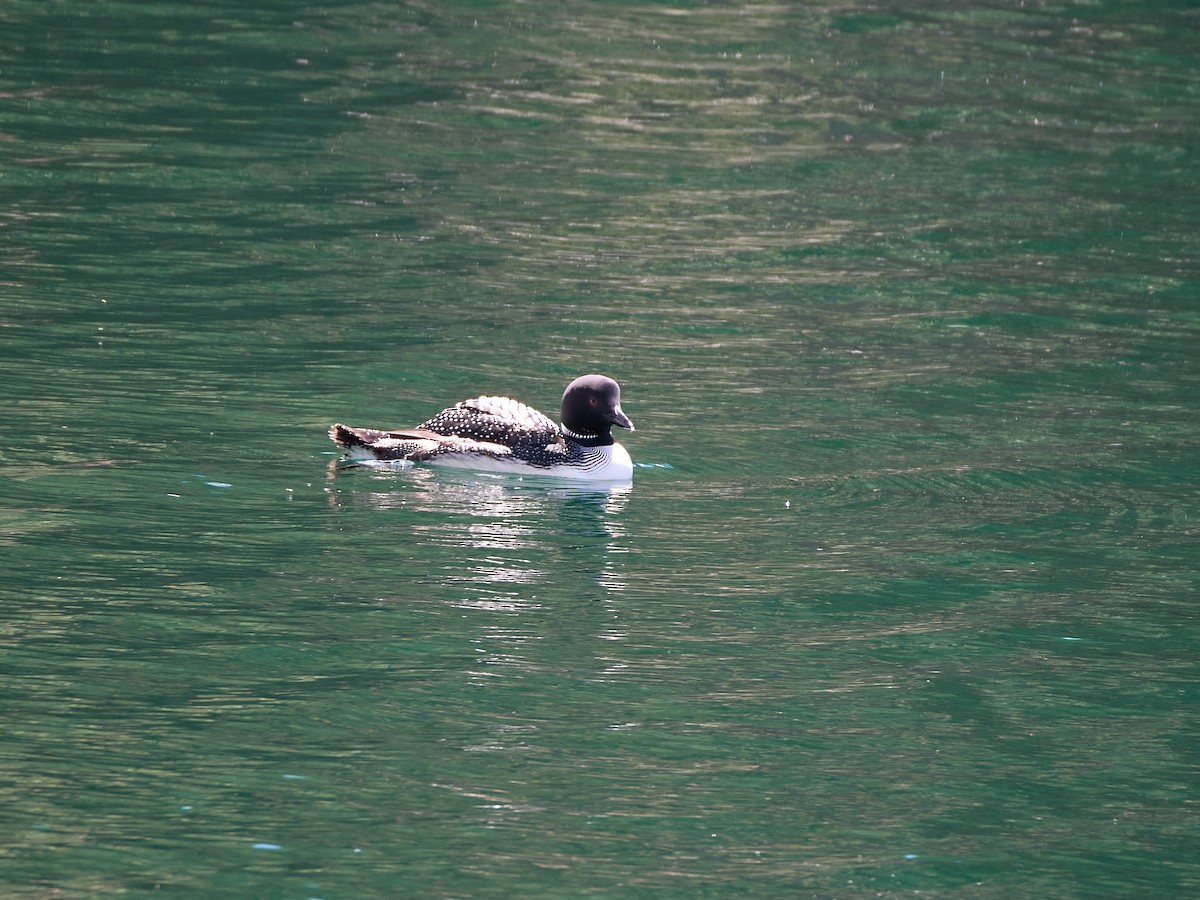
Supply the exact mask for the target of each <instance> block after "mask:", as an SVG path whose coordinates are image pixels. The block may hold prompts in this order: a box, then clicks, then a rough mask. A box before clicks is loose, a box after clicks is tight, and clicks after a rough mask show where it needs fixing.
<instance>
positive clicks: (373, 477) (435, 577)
mask: <svg viewBox="0 0 1200 900" xmlns="http://www.w3.org/2000/svg"><path fill="white" fill-rule="evenodd" d="M328 489H329V496H330V498H331V502H333V503H334V504H335V505H336V506H337V507H339V508H341V509H344V510H346V511H347V512H348V513H349V514H351V515H355V517H356V518H360V517H359V516H358V515H357V513H358V512H361V510H362V508H363V507H366V508H367V509H368V510H370V511H380V512H394V513H396V515H393V516H388V517H387V520H388V521H387V523H386V525H384V526H383V527H385V528H386V530H388V531H389V532H391V534H392V535H394V536H395V537H394V538H393V539H394V540H396V541H397V542H398V551H399V553H402V554H403V556H402V557H401V559H400V560H399V565H402V566H407V567H410V568H411V571H413V572H414V577H415V578H417V579H419V581H420V582H421V583H422V584H423V585H424V587H423V589H422V591H421V596H422V597H423V599H424V601H425V602H427V601H428V600H429V599H430V598H433V597H436V598H438V601H437V602H439V603H441V604H442V605H443V608H451V609H453V610H454V611H455V612H456V613H458V614H460V615H462V616H464V617H465V621H464V623H463V624H462V625H461V626H456V630H461V631H460V633H461V636H462V637H466V639H468V640H469V641H471V645H472V648H473V651H472V659H471V661H470V663H468V664H467V665H466V666H465V667H464V669H463V670H462V674H463V676H464V678H465V679H466V682H467V683H469V684H472V685H476V686H479V687H485V686H487V685H494V684H496V683H497V679H504V678H520V677H535V676H536V675H537V673H545V672H548V671H556V672H560V673H565V672H576V673H578V677H580V678H582V679H584V680H596V681H606V682H607V681H613V680H617V679H619V678H621V677H622V676H623V669H624V664H623V662H621V661H620V660H619V659H616V658H615V655H614V652H615V651H616V648H617V647H619V646H620V642H622V641H623V640H624V639H625V628H624V627H623V626H622V624H621V621H620V620H621V618H622V615H621V609H620V607H619V605H618V604H616V602H615V601H616V600H617V599H618V597H619V596H620V593H621V592H622V591H624V590H625V587H626V579H625V575H624V572H623V569H624V565H625V554H626V553H627V552H628V543H627V539H628V532H627V528H626V525H625V523H624V521H623V516H624V513H625V509H626V506H627V504H628V503H629V501H630V498H631V496H632V493H631V491H632V485H630V484H628V483H625V484H605V485H588V484H576V483H571V482H563V481H562V480H551V479H536V478H520V477H516V476H512V475H491V474H473V473H467V472H463V471H459V470H448V469H443V470H439V469H433V468H425V467H412V466H396V465H394V464H393V465H385V466H375V467H362V466H356V467H350V468H344V467H331V469H330V480H329V487H328ZM380 518H382V517H380ZM379 524H380V525H382V524H383V523H379ZM397 526H398V527H397ZM357 527H362V526H361V523H358V525H357ZM369 527H371V528H377V525H376V524H375V523H373V524H371V525H370V526H369ZM395 599H396V601H397V602H404V601H406V600H408V599H410V598H409V597H408V596H397V597H396V598H395ZM595 601H599V603H596V602H595ZM564 677H565V675H564Z"/></svg>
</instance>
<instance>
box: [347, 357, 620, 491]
mask: <svg viewBox="0 0 1200 900" xmlns="http://www.w3.org/2000/svg"><path fill="white" fill-rule="evenodd" d="M613 425H620V426H621V427H622V428H628V429H629V430H630V431H633V430H634V428H633V423H632V422H631V421H629V417H628V416H627V415H625V413H624V412H623V411H622V409H621V387H620V385H618V384H617V383H616V382H615V381H613V380H612V379H611V378H609V377H607V376H605V375H583V376H581V377H579V378H576V379H575V380H574V381H572V382H571V383H570V384H569V385H567V389H566V390H565V391H564V392H563V396H562V425H561V426H560V425H557V424H555V422H554V420H552V419H551V418H550V417H549V416H546V415H545V414H543V413H541V412H538V411H537V410H536V409H533V408H532V407H530V406H526V405H525V404H524V403H520V402H518V401H516V400H513V399H511V398H509V397H476V398H474V399H473V400H463V401H461V402H459V403H456V404H454V406H451V407H449V408H448V409H443V410H442V411H441V412H440V413H438V414H437V415H436V416H434V417H433V418H432V419H429V420H427V421H425V422H422V423H421V424H420V425H418V426H416V427H415V428H407V429H404V430H401V431H379V430H376V429H372V428H351V427H350V426H348V425H341V424H338V425H334V426H333V427H332V428H330V429H329V436H330V437H331V438H332V439H333V442H334V443H335V444H337V445H338V446H340V447H343V448H345V449H346V451H347V452H348V455H349V457H350V459H352V460H355V461H358V462H369V461H394V460H409V461H412V462H428V463H431V464H435V465H441V466H455V467H458V468H463V469H474V470H476V471H488V472H512V473H524V474H528V475H549V476H553V477H557V478H578V479H585V480H589V481H629V480H631V479H632V478H633V462H632V461H631V460H630V458H629V453H628V451H626V450H625V448H624V447H622V446H621V445H620V444H618V443H617V442H616V441H615V440H614V439H613V436H612V426H613Z"/></svg>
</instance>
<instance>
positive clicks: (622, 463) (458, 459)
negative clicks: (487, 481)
mask: <svg viewBox="0 0 1200 900" xmlns="http://www.w3.org/2000/svg"><path fill="white" fill-rule="evenodd" d="M591 455H592V458H591V459H590V460H589V461H588V463H587V464H586V465H582V466H550V467H540V466H531V465H530V464H529V463H526V462H522V461H520V460H509V459H495V458H493V457H490V456H483V455H482V454H475V453H447V454H446V455H445V456H439V457H436V458H434V459H431V460H430V461H429V462H430V463H431V464H432V465H436V466H447V467H450V468H455V469H471V470H472V471H475V472H509V473H512V474H514V475H538V476H542V477H548V478H571V479H574V480H575V481H631V480H633V460H632V459H630V458H629V451H628V450H626V449H625V448H624V447H622V446H621V445H620V444H611V445H609V446H607V447H596V448H594V450H593V451H592V454H591Z"/></svg>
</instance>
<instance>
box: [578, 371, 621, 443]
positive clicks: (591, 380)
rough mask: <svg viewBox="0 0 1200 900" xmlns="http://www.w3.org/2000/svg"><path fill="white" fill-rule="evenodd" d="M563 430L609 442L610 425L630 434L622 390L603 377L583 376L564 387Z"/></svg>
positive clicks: (610, 434)
mask: <svg viewBox="0 0 1200 900" xmlns="http://www.w3.org/2000/svg"><path fill="white" fill-rule="evenodd" d="M562 423H563V427H564V428H566V429H567V430H568V431H570V432H572V433H573V434H574V435H578V436H581V437H588V438H590V437H596V438H606V440H602V441H600V443H605V444H611V443H612V426H614V425H620V426H621V427H622V428H628V429H629V430H630V431H633V423H632V422H630V421H629V417H628V416H627V415H625V413H624V412H623V411H622V410H621V387H620V385H618V384H617V383H616V382H615V381H613V380H612V379H611V378H608V377H606V376H604V375H583V376H581V377H579V378H576V379H575V380H574V381H572V382H571V383H570V384H568V385H567V389H566V390H565V391H564V392H563V397H562Z"/></svg>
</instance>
